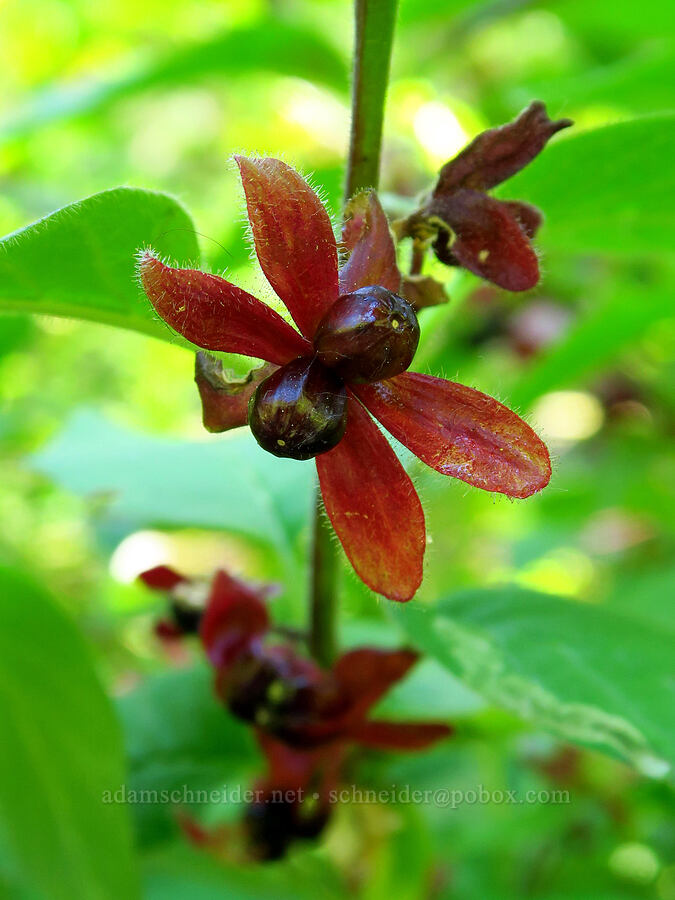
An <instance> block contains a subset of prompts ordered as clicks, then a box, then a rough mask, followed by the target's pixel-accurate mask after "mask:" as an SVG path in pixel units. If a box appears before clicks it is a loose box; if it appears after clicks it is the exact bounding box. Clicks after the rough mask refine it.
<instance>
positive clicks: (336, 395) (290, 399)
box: [248, 356, 347, 459]
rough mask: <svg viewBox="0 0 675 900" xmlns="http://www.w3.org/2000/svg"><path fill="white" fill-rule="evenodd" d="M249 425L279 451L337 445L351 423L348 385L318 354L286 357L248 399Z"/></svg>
mask: <svg viewBox="0 0 675 900" xmlns="http://www.w3.org/2000/svg"><path fill="white" fill-rule="evenodd" d="M248 423H249V426H250V428H251V431H252V432H253V435H254V437H255V439H256V440H257V442H258V443H259V444H260V446H261V447H262V448H263V449H264V450H267V451H268V452H269V453H273V454H274V455H275V456H287V457H290V458H291V459H311V458H312V457H313V456H318V455H319V454H320V453H326V451H328V450H332V449H333V447H335V446H337V444H339V442H340V441H341V440H342V437H343V435H344V433H345V428H346V426H347V390H346V388H345V386H344V383H343V382H342V380H341V379H340V378H339V377H338V376H337V375H336V373H335V372H332V371H331V370H330V369H327V368H326V367H325V366H324V365H322V363H321V362H319V360H318V359H316V358H315V357H307V356H303V357H300V359H294V360H293V361H292V362H289V363H286V365H285V366H282V367H281V368H280V369H277V371H276V372H273V373H272V374H271V375H270V376H269V377H268V378H266V379H265V380H264V381H263V382H261V383H260V385H259V386H258V389H257V390H256V392H255V394H254V395H253V397H252V398H251V403H250V405H249V420H248Z"/></svg>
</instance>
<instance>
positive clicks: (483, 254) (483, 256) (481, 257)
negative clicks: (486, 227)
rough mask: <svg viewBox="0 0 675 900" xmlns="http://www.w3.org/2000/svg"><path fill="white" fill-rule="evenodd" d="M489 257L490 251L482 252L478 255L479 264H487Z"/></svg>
mask: <svg viewBox="0 0 675 900" xmlns="http://www.w3.org/2000/svg"><path fill="white" fill-rule="evenodd" d="M489 255H490V251H489V250H480V251H479V253H478V262H482V263H483V262H485V260H486V259H487V258H488V256H489Z"/></svg>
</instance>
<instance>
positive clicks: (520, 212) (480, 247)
mask: <svg viewBox="0 0 675 900" xmlns="http://www.w3.org/2000/svg"><path fill="white" fill-rule="evenodd" d="M570 125H572V121H571V120H570V119H558V121H556V122H552V121H551V120H550V119H549V117H548V115H547V113H546V107H545V106H544V104H543V103H540V102H535V103H531V104H530V105H529V106H528V107H527V109H525V110H524V111H523V112H522V113H521V114H520V115H519V116H518V118H517V119H515V120H514V121H513V122H510V123H508V124H507V125H502V126H501V127H499V128H491V129H489V130H488V131H484V132H483V133H482V134H479V135H478V137H477V138H475V140H473V141H472V142H471V143H470V144H469V145H468V147H465V148H464V150H462V151H461V153H459V154H458V156H456V157H455V158H454V159H452V160H450V162H447V163H446V164H445V165H444V166H443V168H442V169H441V171H440V173H439V177H438V182H437V183H436V186H435V187H434V189H433V191H432V193H431V196H430V198H429V199H428V200H427V202H426V203H425V204H424V205H423V206H422V208H421V209H419V210H417V211H416V212H414V213H413V214H412V215H410V216H408V218H407V219H405V220H402V221H400V222H398V223H396V231H397V234H398V236H399V237H406V236H407V237H412V238H413V239H414V240H415V241H416V242H417V243H418V245H425V244H426V243H427V242H428V241H429V240H432V241H433V249H434V252H435V254H436V256H437V257H438V259H439V260H440V261H441V262H443V263H446V265H449V266H463V267H464V268H466V269H469V271H470V272H474V273H475V274H476V275H480V277H481V278H486V279H487V280H488V281H492V282H494V283H495V284H497V285H499V287H502V288H506V290H509V291H527V290H529V289H530V288H533V287H534V286H535V285H536V284H537V282H538V281H539V265H538V261H537V256H536V253H535V252H534V250H533V249H532V246H531V244H530V238H533V237H534V235H535V234H536V232H537V230H538V229H539V226H540V225H541V223H542V215H541V213H540V212H539V210H538V209H536V207H534V206H531V205H530V204H529V203H522V202H520V201H517V200H496V199H494V198H493V197H490V196H488V195H487V193H486V191H487V190H489V189H490V188H493V187H496V185H498V184H501V183H502V182H503V181H506V179H507V178H510V177H511V176H512V175H515V174H516V172H519V171H520V170H521V169H522V168H523V167H524V166H526V165H527V164H528V163H529V162H531V161H532V160H533V159H534V158H535V156H537V155H538V154H539V153H541V151H542V150H543V149H544V146H545V145H546V143H547V141H548V140H549V139H550V138H551V137H552V136H553V135H554V134H556V132H558V131H560V130H561V129H563V128H569V126H570Z"/></svg>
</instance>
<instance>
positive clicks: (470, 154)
mask: <svg viewBox="0 0 675 900" xmlns="http://www.w3.org/2000/svg"><path fill="white" fill-rule="evenodd" d="M571 124H572V120H571V119H558V120H557V121H555V122H552V121H551V120H550V119H549V117H548V114H547V113H546V107H545V106H544V104H543V103H541V102H540V101H535V102H534V103H531V104H530V105H529V106H528V107H527V109H525V110H523V112H522V113H521V114H520V115H519V116H518V118H517V119H515V120H514V121H513V122H508V123H507V124H506V125H501V126H500V127H499V128H490V129H489V130H488V131H484V132H483V133H482V134H479V135H478V137H476V138H475V139H474V140H473V141H472V142H471V143H470V144H469V145H468V147H465V148H464V150H462V152H461V153H459V154H458V155H457V156H456V157H455V158H454V159H452V160H450V162H448V163H446V164H445V165H444V166H443V168H442V169H441V171H440V175H439V179H438V184H437V185H436V187H435V188H434V194H435V195H439V194H443V193H447V192H449V191H454V190H456V189H457V188H462V187H470V188H478V189H479V190H488V189H489V188H491V187H494V186H495V185H497V184H501V182H502V181H506V179H507V178H510V177H511V176H512V175H515V174H516V172H519V171H520V170H521V169H522V168H523V167H524V166H526V165H527V164H528V163H529V162H531V161H532V160H533V159H534V157H535V156H537V155H538V154H539V153H541V151H542V150H543V149H544V147H545V145H546V143H547V141H548V140H549V139H550V138H551V137H553V135H554V134H555V133H556V132H557V131H560V130H561V129H562V128H569V126H570V125H571Z"/></svg>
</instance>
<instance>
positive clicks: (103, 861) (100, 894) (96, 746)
mask: <svg viewBox="0 0 675 900" xmlns="http://www.w3.org/2000/svg"><path fill="white" fill-rule="evenodd" d="M0 721H2V732H3V733H2V740H0V834H2V833H3V832H4V838H5V842H6V844H5V848H4V850H5V853H6V854H7V855H8V857H9V860H10V864H11V871H10V877H16V873H19V874H20V876H21V883H22V886H23V884H24V883H25V886H26V891H27V892H29V893H28V895H29V896H32V895H33V894H32V892H33V891H35V892H36V896H39V897H41V898H44V900H60V898H63V900H75V898H82V900H119V898H120V897H124V898H127V897H128V898H129V900H132V898H134V897H138V896H139V894H138V885H137V876H136V869H135V861H134V859H133V857H132V852H131V841H130V830H129V823H128V820H127V816H126V811H125V810H124V808H123V807H120V806H117V805H115V804H112V803H106V802H105V799H104V798H105V792H106V791H109V790H114V789H115V788H116V787H118V786H119V785H120V784H121V783H122V782H123V780H124V776H123V765H122V743H121V739H120V734H119V730H118V724H117V722H116V721H115V717H114V715H113V711H112V708H111V706H110V703H109V702H108V699H107V698H106V696H105V694H104V692H103V690H102V688H101V685H100V684H99V682H98V680H97V678H96V675H95V673H94V670H93V668H92V662H91V660H90V658H89V655H88V653H87V650H86V648H85V646H84V645H83V643H82V640H81V638H80V636H79V634H78V632H77V631H76V629H75V627H74V626H73V624H72V623H71V622H70V621H69V620H68V619H67V618H66V617H65V615H64V614H63V613H62V612H61V611H60V610H59V609H58V608H57V607H56V606H55V605H54V604H53V603H52V601H51V600H50V598H49V597H48V596H46V594H45V593H44V592H43V591H42V590H41V589H40V588H39V587H38V586H37V585H35V584H33V583H31V582H29V581H28V580H27V579H26V578H25V577H24V576H22V575H19V574H17V573H15V572H13V571H11V570H9V569H6V568H2V569H0Z"/></svg>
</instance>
